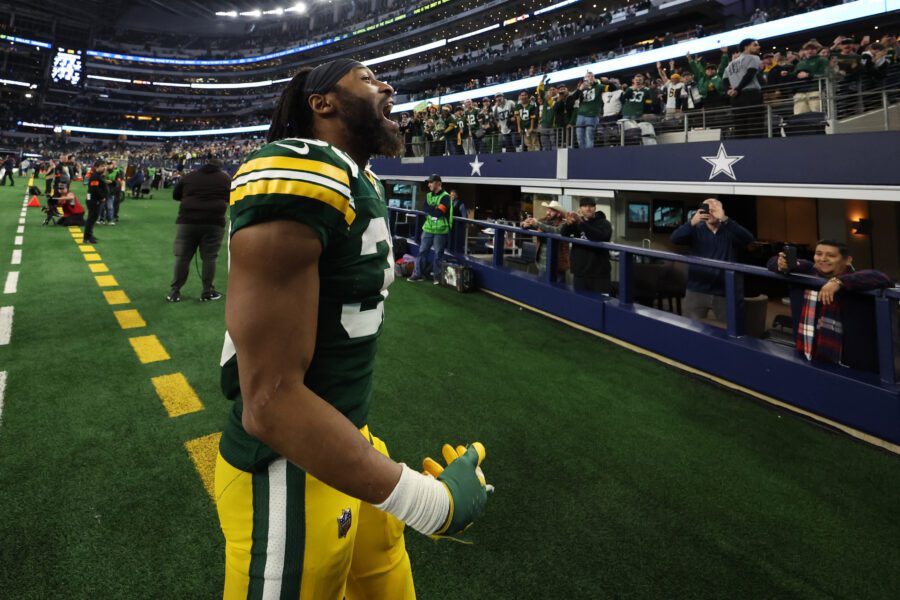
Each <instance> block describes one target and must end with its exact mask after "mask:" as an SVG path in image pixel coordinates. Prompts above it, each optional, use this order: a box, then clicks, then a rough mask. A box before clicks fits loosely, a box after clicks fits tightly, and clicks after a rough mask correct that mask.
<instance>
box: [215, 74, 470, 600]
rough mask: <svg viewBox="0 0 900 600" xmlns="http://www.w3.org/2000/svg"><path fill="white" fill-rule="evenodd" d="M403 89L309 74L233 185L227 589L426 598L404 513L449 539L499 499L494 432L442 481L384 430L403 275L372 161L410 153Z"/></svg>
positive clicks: (224, 472)
mask: <svg viewBox="0 0 900 600" xmlns="http://www.w3.org/2000/svg"><path fill="white" fill-rule="evenodd" d="M393 93H394V90H393V89H392V88H391V86H389V85H388V84H386V83H383V82H381V81H378V80H377V79H376V78H375V76H374V75H373V74H372V72H371V71H370V70H369V69H368V68H366V67H365V66H364V65H362V64H361V63H358V62H356V61H353V60H349V59H338V60H335V61H332V62H328V63H325V64H322V65H319V66H318V67H316V68H314V69H309V68H306V69H301V70H300V72H299V73H298V74H297V75H296V76H295V77H294V78H293V79H292V80H291V82H290V83H289V84H288V86H287V88H286V89H285V91H284V93H283V94H282V96H281V98H280V100H279V103H278V106H277V108H276V110H275V114H274V115H273V119H272V125H271V128H270V129H269V133H268V142H269V143H268V144H266V145H265V146H263V147H262V148H261V149H260V150H258V151H256V152H255V153H253V154H251V155H250V156H249V157H248V158H247V160H246V161H245V162H244V164H243V165H242V166H241V168H240V169H239V170H238V171H237V173H236V174H235V176H234V179H233V181H232V186H231V244H230V277H229V284H228V295H227V303H226V310H225V313H226V314H225V318H226V326H227V333H226V336H225V345H224V348H223V352H222V362H221V364H222V387H223V391H224V393H225V395H226V396H227V397H228V398H230V399H232V400H233V401H234V406H233V410H232V411H231V414H230V417H229V421H228V423H227V425H226V427H225V430H224V432H223V434H222V439H221V442H220V445H219V456H218V458H217V462H216V484H215V495H216V505H217V509H218V513H219V520H220V523H221V527H222V531H223V533H224V535H225V541H226V546H225V594H224V595H225V597H226V598H303V599H307V598H308V599H316V600H340V599H342V598H345V597H346V598H398V599H408V598H414V597H415V591H414V588H413V581H412V572H411V570H410V566H409V557H408V555H407V553H406V548H405V545H404V541H403V528H404V523H405V524H407V525H409V526H410V527H412V528H413V529H415V530H417V531H419V532H421V533H423V534H427V535H434V534H437V535H448V534H452V533H455V532H459V531H461V530H463V529H464V528H466V527H468V526H469V525H470V524H471V523H472V522H473V521H474V520H475V519H476V518H478V517H479V516H480V515H481V514H482V512H483V510H484V505H485V502H486V486H485V483H484V479H483V476H481V474H480V469H479V468H478V463H480V462H481V460H482V459H483V458H484V449H483V447H482V446H481V445H480V444H473V445H472V446H470V447H469V448H468V449H466V448H462V447H459V449H457V450H454V449H452V448H450V447H449V446H446V447H445V458H447V459H448V462H449V465H448V466H447V468H446V469H443V470H440V469H435V468H434V464H433V461H432V462H431V463H429V465H430V468H429V469H428V472H429V473H430V474H431V475H425V474H421V473H419V472H417V471H414V470H412V469H410V468H409V467H407V466H406V465H403V464H398V463H396V462H394V461H392V460H391V459H390V458H389V457H388V453H387V449H386V447H385V444H384V443H383V442H382V441H381V440H380V439H378V438H377V437H375V435H374V434H373V432H371V431H370V430H369V427H368V424H367V420H368V418H367V417H368V409H369V399H370V397H371V394H372V369H373V360H374V356H375V348H376V340H377V338H378V335H379V333H380V331H381V326H382V320H383V316H384V305H383V302H384V299H385V298H386V297H387V287H388V286H389V285H390V283H391V282H392V281H393V279H394V269H393V256H392V251H391V239H390V234H389V231H388V224H387V209H386V203H385V198H384V188H383V187H382V185H381V182H380V181H379V180H378V178H377V177H375V175H374V174H372V173H371V172H370V171H368V170H366V168H365V166H366V164H367V162H368V160H369V157H370V156H371V155H372V154H375V153H380V154H387V155H396V154H399V153H400V152H401V151H402V148H403V146H402V139H401V138H399V137H398V131H399V127H398V125H397V123H395V122H394V121H392V120H390V119H389V118H388V116H389V114H390V112H391V108H392V107H393V100H392V97H393ZM448 449H449V452H448V451H447V450H448Z"/></svg>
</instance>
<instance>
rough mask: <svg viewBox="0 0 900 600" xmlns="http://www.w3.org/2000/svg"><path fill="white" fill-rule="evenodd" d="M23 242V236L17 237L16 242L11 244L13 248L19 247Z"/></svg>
mask: <svg viewBox="0 0 900 600" xmlns="http://www.w3.org/2000/svg"><path fill="white" fill-rule="evenodd" d="M24 241H25V236H22V235H17V236H16V240H15V241H14V242H13V246H21V245H22V242H24Z"/></svg>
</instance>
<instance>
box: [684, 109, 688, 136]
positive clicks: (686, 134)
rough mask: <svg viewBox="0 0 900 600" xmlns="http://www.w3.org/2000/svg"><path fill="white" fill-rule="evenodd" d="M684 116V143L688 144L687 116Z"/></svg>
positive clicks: (685, 114)
mask: <svg viewBox="0 0 900 600" xmlns="http://www.w3.org/2000/svg"><path fill="white" fill-rule="evenodd" d="M683 114H684V143H685V144H687V143H688V114H687V113H683Z"/></svg>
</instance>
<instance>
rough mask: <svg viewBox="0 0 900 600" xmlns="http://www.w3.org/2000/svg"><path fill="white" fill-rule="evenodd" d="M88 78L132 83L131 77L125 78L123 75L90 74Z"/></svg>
mask: <svg viewBox="0 0 900 600" xmlns="http://www.w3.org/2000/svg"><path fill="white" fill-rule="evenodd" d="M87 78H88V79H99V80H100V81H113V82H115V83H131V80H130V79H123V78H122V77H106V76H105V75H88V76H87Z"/></svg>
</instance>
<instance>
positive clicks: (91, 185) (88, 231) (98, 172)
mask: <svg viewBox="0 0 900 600" xmlns="http://www.w3.org/2000/svg"><path fill="white" fill-rule="evenodd" d="M60 164H62V161H60V163H58V164H57V168H59V165H60ZM62 183H63V182H62V181H59V180H58V181H57V183H56V187H57V190H58V189H59V186H60V185H62ZM68 183H69V182H68V180H66V181H65V184H66V185H68ZM108 197H109V188H108V187H107V185H106V162H104V161H102V160H98V161H97V162H95V163H94V166H93V167H92V168H91V178H90V179H89V180H88V201H87V208H88V218H87V224H86V225H85V226H84V238H83V239H82V241H81V243H82V244H96V243H97V241H98V240H97V238H95V237H94V225H95V224H96V223H97V217H98V216H99V215H100V206H101V205H102V204H104V203H105V202H106V199H107V198H108Z"/></svg>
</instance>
